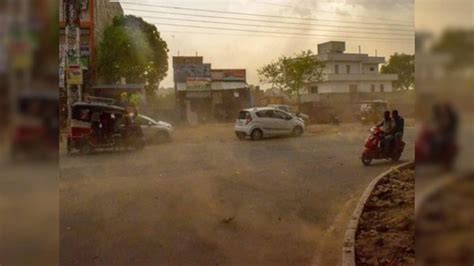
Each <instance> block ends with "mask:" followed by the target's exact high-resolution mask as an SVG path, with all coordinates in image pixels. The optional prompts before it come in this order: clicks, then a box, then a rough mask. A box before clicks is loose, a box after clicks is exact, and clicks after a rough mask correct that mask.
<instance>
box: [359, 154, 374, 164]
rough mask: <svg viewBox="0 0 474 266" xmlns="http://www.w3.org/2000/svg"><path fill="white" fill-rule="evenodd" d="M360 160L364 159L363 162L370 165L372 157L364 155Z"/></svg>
mask: <svg viewBox="0 0 474 266" xmlns="http://www.w3.org/2000/svg"><path fill="white" fill-rule="evenodd" d="M360 160H361V161H362V164H363V165H365V166H369V165H370V163H371V162H372V157H370V156H368V155H365V154H364V155H362V157H361V158H360Z"/></svg>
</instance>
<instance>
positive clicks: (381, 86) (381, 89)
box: [380, 84, 385, 92]
mask: <svg viewBox="0 0 474 266" xmlns="http://www.w3.org/2000/svg"><path fill="white" fill-rule="evenodd" d="M384 90H385V88H384V86H383V84H380V92H384Z"/></svg>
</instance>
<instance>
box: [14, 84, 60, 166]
mask: <svg viewBox="0 0 474 266" xmlns="http://www.w3.org/2000/svg"><path fill="white" fill-rule="evenodd" d="M58 108H59V103H58V93H57V91H53V90H33V89H31V90H24V91H21V92H20V93H19V94H18V95H17V100H16V103H15V111H14V112H13V113H12V116H11V122H12V123H11V130H10V145H9V152H10V158H11V159H13V160H17V159H20V158H22V159H36V158H41V159H47V158H55V157H57V154H58V152H57V151H58V147H59V143H58V136H59V120H58Z"/></svg>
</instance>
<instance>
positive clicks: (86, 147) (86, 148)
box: [79, 141, 94, 155]
mask: <svg viewBox="0 0 474 266" xmlns="http://www.w3.org/2000/svg"><path fill="white" fill-rule="evenodd" d="M93 150H94V149H93V147H92V145H91V144H90V143H89V142H87V141H86V142H84V143H82V145H81V147H80V148H79V152H80V153H81V154H84V155H85V154H91V153H92V152H93Z"/></svg>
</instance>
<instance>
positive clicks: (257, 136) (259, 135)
mask: <svg viewBox="0 0 474 266" xmlns="http://www.w3.org/2000/svg"><path fill="white" fill-rule="evenodd" d="M250 136H251V137H252V140H261V139H262V138H263V132H262V130H260V129H258V128H257V129H254V130H253V131H252V134H251V135H250Z"/></svg>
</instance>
